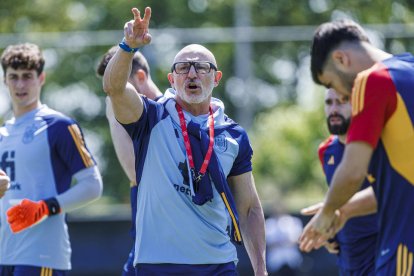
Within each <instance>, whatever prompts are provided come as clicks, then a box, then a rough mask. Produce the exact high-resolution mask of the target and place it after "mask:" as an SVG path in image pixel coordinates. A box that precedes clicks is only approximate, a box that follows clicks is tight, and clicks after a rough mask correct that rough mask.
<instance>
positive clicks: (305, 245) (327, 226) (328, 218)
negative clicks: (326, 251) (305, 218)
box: [299, 209, 336, 252]
mask: <svg viewBox="0 0 414 276" xmlns="http://www.w3.org/2000/svg"><path fill="white" fill-rule="evenodd" d="M335 215H336V214H335V212H333V213H330V212H326V211H325V210H324V209H320V210H319V211H318V213H317V214H316V215H315V216H314V217H313V218H312V219H311V220H310V221H309V223H308V224H307V225H306V226H305V228H304V230H303V232H302V235H301V236H300V238H299V243H300V244H299V248H300V250H302V251H304V252H310V251H311V250H313V249H319V248H320V247H321V246H322V245H324V244H325V242H326V241H327V240H328V239H330V238H332V237H333V236H334V234H335V229H334V224H333V222H334V220H335Z"/></svg>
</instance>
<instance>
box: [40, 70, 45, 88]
mask: <svg viewBox="0 0 414 276" xmlns="http://www.w3.org/2000/svg"><path fill="white" fill-rule="evenodd" d="M39 80H40V83H41V85H43V84H45V81H46V73H45V72H42V73H41V74H40V75H39Z"/></svg>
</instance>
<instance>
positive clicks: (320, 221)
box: [300, 142, 373, 252]
mask: <svg viewBox="0 0 414 276" xmlns="http://www.w3.org/2000/svg"><path fill="white" fill-rule="evenodd" d="M372 152H373V149H372V147H371V146H370V145H369V144H367V143H364V142H352V143H350V144H348V145H347V146H346V148H345V152H344V156H343V158H342V161H341V164H340V165H339V166H338V168H337V170H336V171H335V173H334V176H333V178H332V181H331V185H330V187H329V190H328V193H327V195H326V198H325V201H324V206H323V208H322V209H320V210H319V212H318V213H317V214H316V215H315V216H314V217H313V218H312V219H311V221H310V222H309V223H308V224H307V225H306V227H305V229H304V231H303V233H302V236H301V238H300V248H301V250H303V251H305V252H309V251H310V250H312V249H317V248H319V247H320V246H321V245H323V244H324V242H325V241H326V240H328V239H329V238H331V237H332V236H333V235H334V234H335V229H334V225H333V224H334V220H335V216H336V214H335V213H336V211H337V210H338V209H339V208H340V207H342V206H343V205H344V204H345V203H346V202H347V201H348V200H349V199H350V198H351V197H352V196H353V195H354V194H355V193H357V192H358V191H359V190H360V188H361V185H362V182H363V180H364V178H365V176H366V173H367V171H368V166H369V162H370V160H371V156H372Z"/></svg>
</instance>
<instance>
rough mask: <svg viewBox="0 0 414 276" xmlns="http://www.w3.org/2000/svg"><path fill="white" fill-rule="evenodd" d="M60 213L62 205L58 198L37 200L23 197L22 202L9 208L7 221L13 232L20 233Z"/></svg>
mask: <svg viewBox="0 0 414 276" xmlns="http://www.w3.org/2000/svg"><path fill="white" fill-rule="evenodd" d="M58 213H60V206H59V202H58V201H57V200H56V198H50V199H46V200H40V201H37V202H36V201H31V200H29V199H23V200H22V202H21V203H20V204H18V205H16V206H13V207H11V208H10V209H9V210H7V221H8V222H9V224H10V228H11V230H12V232H13V233H18V232H20V231H23V230H25V229H27V228H29V227H32V226H35V225H36V224H38V223H41V222H42V221H44V220H45V219H46V218H47V217H49V216H51V215H56V214H58Z"/></svg>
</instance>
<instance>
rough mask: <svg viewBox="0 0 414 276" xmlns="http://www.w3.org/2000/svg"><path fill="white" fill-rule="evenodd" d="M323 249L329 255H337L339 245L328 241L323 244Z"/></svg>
mask: <svg viewBox="0 0 414 276" xmlns="http://www.w3.org/2000/svg"><path fill="white" fill-rule="evenodd" d="M324 247H325V248H326V250H328V252H329V253H331V254H338V253H339V244H338V243H337V242H336V241H331V240H328V241H327V242H326V243H325V245H324Z"/></svg>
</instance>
